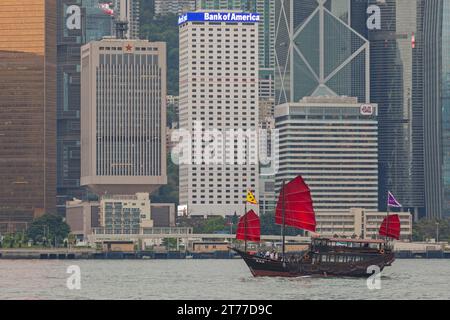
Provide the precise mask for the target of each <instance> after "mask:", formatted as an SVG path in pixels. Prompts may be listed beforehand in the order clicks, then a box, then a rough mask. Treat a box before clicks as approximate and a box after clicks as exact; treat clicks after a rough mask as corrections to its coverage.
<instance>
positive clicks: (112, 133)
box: [81, 38, 167, 194]
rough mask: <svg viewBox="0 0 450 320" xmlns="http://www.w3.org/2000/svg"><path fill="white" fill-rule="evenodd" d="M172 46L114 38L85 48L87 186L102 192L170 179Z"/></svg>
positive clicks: (145, 188) (145, 187) (144, 187)
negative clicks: (168, 138)
mask: <svg viewBox="0 0 450 320" xmlns="http://www.w3.org/2000/svg"><path fill="white" fill-rule="evenodd" d="M165 130H166V45H165V43H163V42H154V43H151V42H148V41H144V40H128V39H116V38H108V39H103V40H102V41H93V42H90V43H89V44H86V45H84V46H83V47H82V48H81V159H82V161H81V163H82V165H81V185H83V186H87V187H89V188H90V189H91V190H93V191H94V192H96V193H97V194H105V193H108V194H133V193H136V192H152V191H154V190H155V189H156V188H158V187H159V186H160V185H162V184H166V183H167V172H166V135H165Z"/></svg>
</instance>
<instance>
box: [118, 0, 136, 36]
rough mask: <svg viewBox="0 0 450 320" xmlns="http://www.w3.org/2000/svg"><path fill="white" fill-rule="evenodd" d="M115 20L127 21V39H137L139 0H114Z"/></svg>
mask: <svg viewBox="0 0 450 320" xmlns="http://www.w3.org/2000/svg"><path fill="white" fill-rule="evenodd" d="M114 10H115V13H114V14H115V17H116V20H120V21H126V22H128V31H127V33H126V37H127V38H128V39H139V0H115V6H114Z"/></svg>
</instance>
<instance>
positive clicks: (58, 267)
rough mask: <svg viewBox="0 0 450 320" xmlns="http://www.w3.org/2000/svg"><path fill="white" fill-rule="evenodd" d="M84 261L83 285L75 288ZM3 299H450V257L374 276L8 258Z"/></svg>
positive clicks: (1, 277) (187, 263) (0, 273)
mask: <svg viewBox="0 0 450 320" xmlns="http://www.w3.org/2000/svg"><path fill="white" fill-rule="evenodd" d="M70 265H78V266H79V267H80V270H81V289H80V290H69V289H68V288H67V285H66V283H67V278H68V277H69V276H70V274H68V273H67V268H68V267H69V266H70ZM0 299H258V300H260V299H276V300H277V299H450V260H397V261H396V262H395V263H394V265H393V266H392V267H390V268H387V269H386V270H385V271H383V275H382V279H381V289H380V290H369V289H368V288H367V284H366V279H317V278H298V279H281V278H253V277H252V276H251V274H250V272H249V270H248V269H247V267H246V266H245V264H244V262H243V261H242V260H109V261H105V260H76V261H45V260H34V261H30V260H14V261H13V260H0Z"/></svg>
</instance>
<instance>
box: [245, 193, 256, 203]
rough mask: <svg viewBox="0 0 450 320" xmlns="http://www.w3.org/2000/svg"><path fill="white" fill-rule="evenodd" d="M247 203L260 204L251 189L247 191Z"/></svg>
mask: <svg viewBox="0 0 450 320" xmlns="http://www.w3.org/2000/svg"><path fill="white" fill-rule="evenodd" d="M247 203H251V204H258V201H256V199H255V196H254V195H253V193H252V192H251V191H250V190H248V191H247Z"/></svg>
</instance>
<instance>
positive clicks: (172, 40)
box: [140, 0, 179, 96]
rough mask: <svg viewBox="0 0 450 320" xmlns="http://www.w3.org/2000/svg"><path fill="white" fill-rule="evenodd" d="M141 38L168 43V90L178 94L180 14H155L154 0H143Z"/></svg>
mask: <svg viewBox="0 0 450 320" xmlns="http://www.w3.org/2000/svg"><path fill="white" fill-rule="evenodd" d="M140 8H141V15H140V24H141V25H140V32H141V38H142V39H147V40H149V41H163V42H166V44H167V85H168V87H167V92H168V94H169V95H175V96H177V95H178V79H179V77H178V66H179V57H178V55H179V42H178V41H179V40H178V34H179V32H178V16H177V15H175V14H170V15H167V16H164V17H158V16H155V15H154V4H153V1H148V0H141V3H140Z"/></svg>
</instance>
